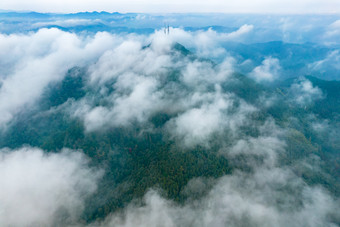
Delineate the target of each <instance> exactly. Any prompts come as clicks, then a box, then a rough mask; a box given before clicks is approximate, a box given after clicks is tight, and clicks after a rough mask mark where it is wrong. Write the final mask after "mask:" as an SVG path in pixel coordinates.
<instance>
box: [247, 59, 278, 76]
mask: <svg viewBox="0 0 340 227" xmlns="http://www.w3.org/2000/svg"><path fill="white" fill-rule="evenodd" d="M280 69H281V66H280V62H279V59H277V58H272V57H268V58H266V59H264V60H263V61H262V64H261V65H259V66H257V67H255V68H254V69H253V71H252V72H251V73H250V74H249V75H250V76H251V77H253V78H254V79H255V80H256V81H259V82H261V81H264V82H266V81H267V82H272V81H274V80H275V79H277V78H278V76H279V71H280Z"/></svg>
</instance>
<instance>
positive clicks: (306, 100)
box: [290, 78, 324, 106]
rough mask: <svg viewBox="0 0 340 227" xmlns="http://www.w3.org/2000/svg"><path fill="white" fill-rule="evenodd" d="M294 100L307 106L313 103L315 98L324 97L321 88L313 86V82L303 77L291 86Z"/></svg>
mask: <svg viewBox="0 0 340 227" xmlns="http://www.w3.org/2000/svg"><path fill="white" fill-rule="evenodd" d="M290 93H291V94H292V100H293V102H296V103H297V104H299V105H302V106H305V105H309V104H311V103H313V102H314V101H315V100H318V99H322V98H323V97H324V95H323V93H322V91H321V89H320V88H318V87H316V86H313V84H312V82H310V81H309V80H307V79H305V78H302V79H300V80H299V81H297V82H296V83H294V84H292V86H291V87H290Z"/></svg>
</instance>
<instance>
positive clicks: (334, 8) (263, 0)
mask: <svg viewBox="0 0 340 227" xmlns="http://www.w3.org/2000/svg"><path fill="white" fill-rule="evenodd" d="M0 9H2V10H15V11H21V10H25V11H26V10H29V11H38V12H60V13H71V12H79V11H108V12H123V13H126V12H142V13H189V12H191V13H192V12H197V13H202V12H204V13H208V12H219V13H273V14H329V13H336V14H338V13H340V1H339V0H299V1H296V0H210V1H206V0H163V1H159V0H113V1H112V0H82V1H79V0H59V1H48V0H31V1H27V0H2V1H1V2H0Z"/></svg>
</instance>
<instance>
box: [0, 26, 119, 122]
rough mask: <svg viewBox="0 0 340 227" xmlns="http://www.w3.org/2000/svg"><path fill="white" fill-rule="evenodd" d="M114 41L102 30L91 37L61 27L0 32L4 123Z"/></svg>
mask: <svg viewBox="0 0 340 227" xmlns="http://www.w3.org/2000/svg"><path fill="white" fill-rule="evenodd" d="M113 44H114V37H112V36H111V35H108V34H106V33H98V34H97V35H95V36H94V37H93V38H92V39H90V40H83V39H82V38H81V37H78V36H77V35H75V34H71V33H67V32H62V31H60V30H58V29H41V30H39V31H38V32H36V33H32V34H28V35H16V34H15V35H9V36H6V35H0V49H1V50H3V51H1V53H0V62H1V63H0V68H1V69H5V70H4V71H3V74H2V75H1V74H0V78H1V80H2V81H1V84H2V85H1V87H0V127H3V126H4V125H6V124H7V123H8V122H9V121H11V119H12V118H13V117H14V116H15V115H16V114H17V113H18V112H20V111H21V110H22V109H23V108H24V107H27V106H30V105H32V104H34V103H35V102H36V101H37V100H38V99H39V98H40V96H41V94H42V93H43V91H44V88H45V87H46V86H47V85H48V84H49V83H51V82H55V81H60V80H62V79H63V77H64V76H65V74H66V72H67V70H68V69H70V68H72V67H74V66H83V65H85V64H87V63H88V62H91V61H93V60H94V59H96V58H97V57H99V56H100V55H101V54H102V53H103V52H105V51H106V50H107V47H108V46H110V45H113Z"/></svg>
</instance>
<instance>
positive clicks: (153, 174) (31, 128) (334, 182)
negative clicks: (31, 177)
mask: <svg viewBox="0 0 340 227" xmlns="http://www.w3.org/2000/svg"><path fill="white" fill-rule="evenodd" d="M145 48H148V47H145ZM174 52H180V53H181V54H182V55H184V56H188V55H191V53H190V52H189V51H188V50H186V49H185V48H184V47H183V46H181V45H179V44H178V45H177V46H175V47H174ZM192 58H194V57H192ZM202 61H206V60H204V59H202ZM179 73H180V72H179V71H176V69H173V70H172V71H170V74H171V76H170V77H169V78H172V80H174V81H176V78H177V77H178V74H179ZM233 77H234V78H235V80H236V81H238V82H237V83H227V82H226V83H225V84H222V89H223V92H230V93H234V94H235V95H236V96H238V97H239V98H241V99H243V100H245V101H246V102H247V103H251V104H252V105H254V106H256V107H258V108H259V109H260V111H259V112H255V113H254V114H252V115H251V116H250V117H251V118H252V120H253V121H254V122H258V124H261V123H263V122H264V120H265V119H267V118H272V119H274V121H275V123H276V124H277V125H278V126H279V127H281V128H283V129H284V130H286V132H287V133H286V134H285V135H284V138H283V139H284V140H285V142H286V144H287V145H286V152H285V153H282V154H280V157H279V165H281V166H285V165H289V166H292V167H293V169H294V171H295V173H296V174H297V175H298V176H301V177H303V179H304V180H305V182H306V183H307V184H310V185H321V186H322V187H325V188H326V189H328V190H329V191H330V192H331V193H332V194H333V195H335V196H339V195H340V178H339V177H340V158H339V155H338V154H337V152H339V150H340V140H339V139H336V138H335V137H334V135H336V134H337V135H339V134H338V133H339V128H340V119H339V118H340V93H339V91H340V82H339V81H325V80H321V79H317V78H315V77H313V76H305V78H306V79H308V80H309V81H311V82H312V84H313V86H317V87H319V88H320V89H321V90H322V92H323V94H324V98H322V99H319V100H316V101H315V102H313V103H311V104H310V105H307V106H301V105H298V104H295V103H293V102H291V99H290V95H291V94H290V89H289V88H290V87H291V85H292V84H293V83H295V82H296V81H297V80H298V78H291V79H288V80H284V81H278V82H276V83H275V84H268V85H264V84H259V83H256V82H255V81H253V80H252V79H250V78H248V77H246V76H244V75H242V74H237V73H235V74H234V75H233ZM87 78H88V75H87V68H79V67H75V68H72V69H70V70H69V71H68V72H67V75H66V76H65V78H64V79H63V80H62V81H61V82H56V83H54V84H51V85H50V87H49V88H48V89H46V91H45V93H44V96H43V98H42V99H41V100H40V101H39V104H38V105H37V107H36V108H35V109H33V110H30V111H27V112H24V113H22V114H20V115H19V116H17V118H16V119H15V121H13V122H12V123H11V125H9V126H8V127H7V129H6V131H3V132H2V136H1V137H0V147H9V148H18V147H21V146H24V145H29V146H33V147H39V148H42V149H43V150H45V151H48V152H59V151H60V150H61V149H62V148H70V149H74V150H79V152H83V153H85V154H86V155H87V156H88V157H89V158H90V164H91V166H94V167H100V168H102V169H104V170H105V174H104V177H103V179H102V180H101V181H100V184H99V186H98V191H97V192H96V193H95V194H94V195H93V196H91V197H90V198H88V199H87V201H86V209H85V212H84V213H83V219H84V221H85V222H91V221H93V220H96V219H98V218H104V217H105V216H106V215H107V214H109V213H111V212H113V211H117V210H119V209H121V208H123V207H125V206H126V204H128V203H129V202H131V201H133V200H138V199H139V198H142V197H143V195H144V194H145V193H146V191H147V190H148V189H149V188H156V189H158V190H159V191H160V192H161V194H162V195H164V196H165V197H167V198H171V199H173V200H174V201H176V203H180V204H181V203H185V202H186V201H187V200H188V199H190V200H195V199H198V198H200V197H201V196H202V195H203V194H204V193H205V191H208V190H209V188H206V189H205V190H203V191H202V192H200V193H198V194H190V195H188V194H185V193H184V192H183V190H184V188H185V186H186V185H187V183H188V182H189V181H190V180H191V179H193V178H195V177H203V178H209V179H214V178H215V179H217V178H219V177H221V176H223V175H226V174H230V173H232V172H233V171H236V170H240V169H242V170H243V171H252V169H251V167H250V166H247V164H244V163H243V162H242V156H239V157H236V158H235V159H234V160H228V158H226V157H225V156H223V155H221V154H220V153H219V152H218V151H219V148H220V142H219V141H220V140H224V141H225V143H226V144H228V143H232V141H228V133H225V134H224V135H223V136H222V137H221V135H216V136H214V137H213V138H212V139H211V146H210V147H205V146H199V145H197V146H195V147H193V148H183V147H182V146H181V145H180V144H179V143H177V141H176V140H172V139H169V136H168V135H167V134H166V133H165V132H164V125H165V124H166V123H167V122H168V121H169V120H170V119H171V118H172V117H174V115H173V113H167V112H158V113H156V114H154V115H153V116H151V117H150V119H149V122H150V123H151V125H152V128H153V130H145V125H143V124H141V123H139V122H131V125H130V126H129V127H123V126H121V127H110V128H108V129H106V130H103V131H99V132H98V131H95V132H86V130H85V126H84V122H83V121H81V120H80V119H77V118H74V117H72V116H70V115H69V114H67V113H66V112H65V111H64V110H63V108H62V107H63V105H66V103H69V102H72V101H77V100H80V99H82V98H83V97H85V96H90V95H92V94H91V92H93V91H92V90H91V89H89V88H88V87H87V86H86V83H87ZM168 82H169V81H168ZM111 92H115V91H114V90H112V91H111ZM261 96H265V97H276V99H277V101H276V104H274V105H272V106H269V107H266V106H265V105H263V103H262V102H261V101H260V100H261V99H260V97H261ZM311 114H313V116H314V117H315V118H317V119H318V120H319V121H321V122H327V124H328V125H330V126H331V127H330V128H329V129H327V130H326V131H323V132H322V133H316V132H315V131H313V130H312V126H311V124H310V115H311ZM292 117H294V120H292ZM332 130H333V131H332ZM242 133H243V134H244V135H246V136H252V137H256V136H257V135H258V133H259V132H258V130H257V129H256V128H255V127H254V128H252V127H247V128H244V129H242ZM308 156H316V157H318V158H319V159H320V160H321V168H322V171H311V170H310V169H308V168H304V166H301V165H299V160H301V159H303V158H306V157H308ZM236 159H239V160H236ZM257 161H258V162H261V159H260V158H259V160H257Z"/></svg>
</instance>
